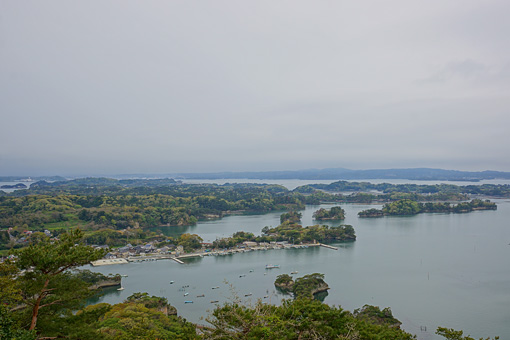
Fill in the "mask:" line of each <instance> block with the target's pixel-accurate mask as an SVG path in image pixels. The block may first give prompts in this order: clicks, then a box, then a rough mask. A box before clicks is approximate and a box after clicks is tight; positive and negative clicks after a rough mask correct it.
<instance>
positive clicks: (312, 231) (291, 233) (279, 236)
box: [262, 220, 356, 244]
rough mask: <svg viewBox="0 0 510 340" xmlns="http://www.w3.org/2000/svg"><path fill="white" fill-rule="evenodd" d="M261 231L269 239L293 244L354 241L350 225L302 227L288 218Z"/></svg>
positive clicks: (354, 236) (352, 229)
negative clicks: (275, 225) (273, 226)
mask: <svg viewBox="0 0 510 340" xmlns="http://www.w3.org/2000/svg"><path fill="white" fill-rule="evenodd" d="M262 232H263V233H264V234H265V235H266V238H265V239H266V240H269V241H288V242H292V243H294V244H299V243H309V242H313V241H317V242H337V241H354V240H356V235H355V233H354V228H353V227H352V226H351V225H340V226H337V227H329V226H327V225H313V226H309V227H305V228H303V226H301V225H300V224H297V223H292V222H290V221H288V220H286V221H284V222H283V223H282V224H280V225H279V226H277V227H275V228H271V227H265V228H264V229H262Z"/></svg>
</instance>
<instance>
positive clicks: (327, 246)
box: [319, 243, 338, 250]
mask: <svg viewBox="0 0 510 340" xmlns="http://www.w3.org/2000/svg"><path fill="white" fill-rule="evenodd" d="M319 246H321V247H324V248H328V249H333V250H338V248H337V247H333V246H330V245H328V244H323V243H319Z"/></svg>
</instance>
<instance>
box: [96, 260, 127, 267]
mask: <svg viewBox="0 0 510 340" xmlns="http://www.w3.org/2000/svg"><path fill="white" fill-rule="evenodd" d="M126 263H128V260H126V259H102V260H97V261H92V262H90V264H91V265H92V266H94V267H98V266H108V265H111V264H126Z"/></svg>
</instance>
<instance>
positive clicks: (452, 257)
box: [93, 200, 510, 340]
mask: <svg viewBox="0 0 510 340" xmlns="http://www.w3.org/2000/svg"><path fill="white" fill-rule="evenodd" d="M496 202H497V203H498V210H497V211H478V212H472V213H469V214H421V215H418V216H414V217H384V218H379V219H360V218H357V213H358V212H359V211H360V210H363V209H367V208H372V207H378V206H374V205H357V204H343V205H342V207H343V208H344V209H345V211H346V214H347V216H346V220H345V221H344V222H343V223H345V224H351V225H353V226H354V228H355V230H356V234H357V241H355V242H353V243H340V244H337V246H339V247H340V249H339V250H336V251H335V250H330V249H326V248H308V249H292V250H268V251H254V252H249V253H244V254H236V255H228V256H217V257H204V258H200V259H194V260H188V261H187V262H186V264H184V265H180V264H177V263H176V262H174V261H171V260H163V261H157V262H143V263H131V264H126V265H115V266H105V267H97V268H93V270H95V271H99V272H102V273H105V274H108V273H120V274H126V275H128V277H125V278H124V279H123V285H124V287H125V290H124V291H121V292H119V291H117V290H115V289H114V290H110V291H108V292H107V294H106V295H104V296H103V297H102V298H100V299H99V300H97V301H103V302H108V303H118V302H121V301H122V300H124V299H125V298H127V297H128V296H129V295H131V294H132V293H134V292H148V293H149V294H151V295H158V296H164V297H166V298H168V300H169V302H170V303H171V304H172V305H174V306H176V307H177V309H178V312H179V314H180V315H182V316H183V317H185V318H187V319H188V320H190V321H193V322H198V323H205V321H203V320H201V318H203V317H205V316H207V314H208V313H207V311H208V310H211V309H213V308H214V306H215V305H214V304H212V303H211V301H213V300H218V301H220V303H221V302H225V301H228V300H229V299H233V298H234V297H236V296H238V297H239V298H241V299H242V300H244V301H245V302H247V303H249V302H250V301H251V302H253V301H255V300H256V299H257V298H260V299H262V300H263V301H267V302H268V303H275V304H278V303H279V302H280V300H281V299H282V298H285V296H283V295H280V294H279V293H278V292H276V291H275V288H274V285H273V282H274V280H275V278H276V276H277V275H279V274H282V273H287V274H289V273H290V272H291V271H298V272H299V274H298V276H302V275H305V274H310V273H314V272H319V273H323V274H325V280H326V282H327V283H328V284H329V286H330V287H331V289H330V291H329V294H328V296H327V297H326V298H325V302H326V303H328V304H332V305H337V306H338V305H340V306H342V308H344V309H348V310H351V311H352V310H353V309H355V308H359V307H362V306H363V305H364V304H372V305H378V306H381V307H382V308H384V307H391V309H392V311H393V314H394V315H395V317H397V318H398V319H400V320H401V321H402V322H403V328H404V329H405V330H406V331H408V332H410V333H413V334H416V335H417V336H418V339H423V340H427V339H440V338H439V337H438V336H436V335H434V331H435V329H436V328H437V327H438V326H444V327H449V328H455V329H462V330H464V331H465V333H466V334H471V335H472V336H474V337H476V338H478V337H482V336H495V335H499V336H501V338H502V339H508V338H510V265H509V263H510V261H509V260H510V245H509V243H510V228H509V221H510V201H509V200H497V201H496ZM319 207H329V205H321V206H307V208H306V209H305V210H304V211H302V213H303V219H302V223H303V225H312V224H315V223H314V221H313V220H312V214H313V212H314V211H315V210H317V209H318V208H319ZM279 216H280V213H279V212H275V213H269V214H264V215H248V216H229V217H226V218H223V219H221V220H217V221H206V222H200V223H198V224H197V225H196V226H194V227H183V228H165V230H164V232H165V233H166V234H169V235H171V234H174V235H175V234H179V233H183V232H190V233H197V234H199V235H201V236H202V237H203V238H204V240H206V241H212V240H214V239H215V238H217V237H224V236H228V235H231V234H232V233H234V232H236V231H239V230H244V231H251V232H253V233H255V234H260V231H261V229H262V228H263V227H264V226H266V225H268V226H276V225H278V224H279ZM266 264H279V265H280V266H281V268H279V269H270V270H266V269H265V265H266ZM243 275H245V276H243ZM171 280H173V281H175V283H174V284H170V281H171ZM183 286H189V287H186V288H185V290H183V288H182V287H183ZM216 286H218V287H219V288H218V289H212V287H216ZM185 293H188V294H189V295H187V296H184V294H185ZM201 294H204V295H205V297H197V295H201ZM250 294H251V295H250ZM245 295H249V296H245ZM265 296H267V297H266V298H265ZM185 301H193V303H192V304H191V303H185ZM424 327H426V331H423V330H422V329H425V328H424Z"/></svg>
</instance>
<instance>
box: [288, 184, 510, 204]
mask: <svg viewBox="0 0 510 340" xmlns="http://www.w3.org/2000/svg"><path fill="white" fill-rule="evenodd" d="M301 188H302V187H298V188H296V189H295V190H296V191H298V192H302V191H303V189H301ZM311 189H315V190H325V191H329V192H346V191H347V192H360V191H361V192H370V191H378V192H382V193H384V194H391V193H416V194H425V195H437V194H442V195H450V194H460V195H484V196H492V197H510V185H508V184H483V185H466V186H464V185H463V186H460V185H453V184H421V185H420V184H389V183H379V184H373V183H369V182H347V181H338V182H334V183H331V184H309V185H307V186H306V187H305V189H304V191H306V192H307V193H311V192H313V191H311ZM433 197H434V199H428V200H429V201H433V200H454V199H452V198H439V196H433Z"/></svg>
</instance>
